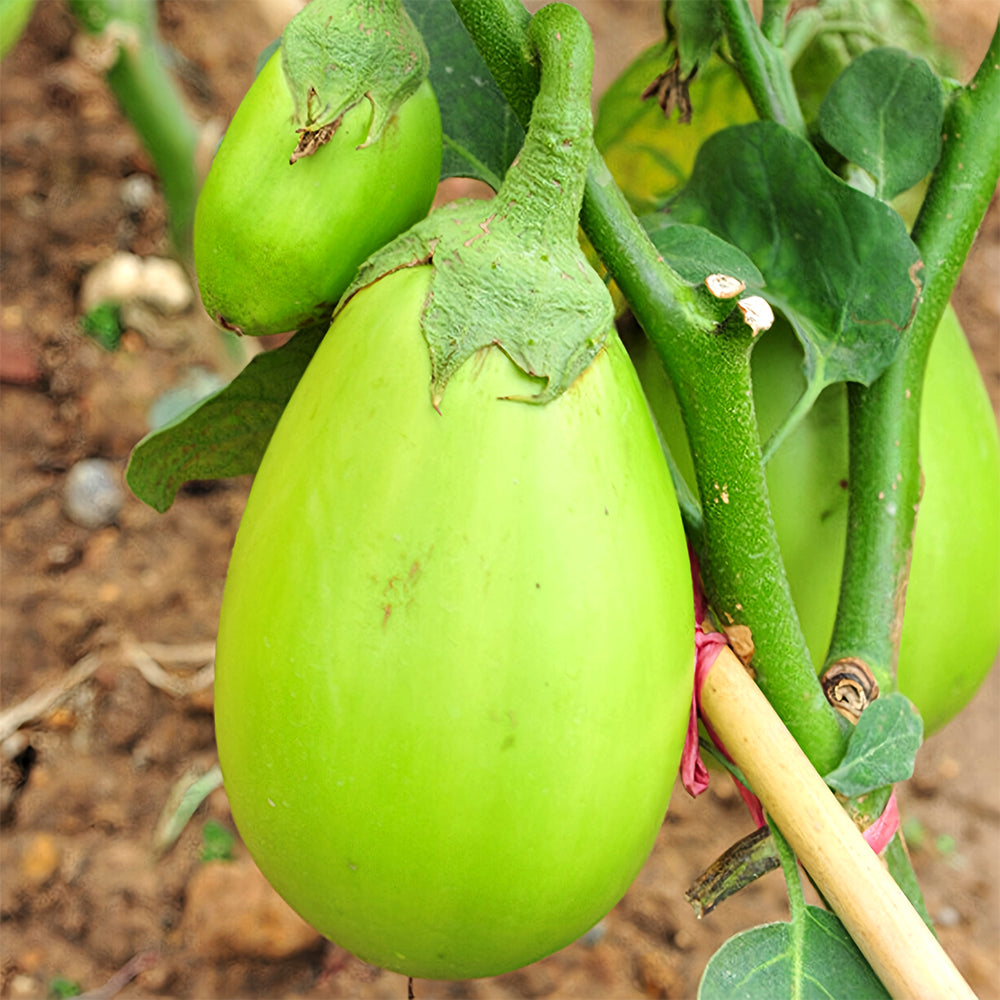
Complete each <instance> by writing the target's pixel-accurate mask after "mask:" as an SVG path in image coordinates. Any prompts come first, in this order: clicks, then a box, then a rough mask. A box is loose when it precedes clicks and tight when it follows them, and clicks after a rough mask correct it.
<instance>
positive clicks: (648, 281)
mask: <svg viewBox="0 0 1000 1000" xmlns="http://www.w3.org/2000/svg"><path fill="white" fill-rule="evenodd" d="M453 2H454V6H455V9H456V10H457V11H458V13H459V15H460V17H461V18H462V20H463V23H464V24H465V26H466V28H467V29H468V31H469V33H470V34H471V35H472V37H473V40H474V41H475V43H476V45H477V47H478V48H479V50H480V52H481V53H482V55H483V57H484V59H485V60H486V64H487V66H488V67H489V69H490V72H491V73H492V74H493V76H494V78H495V79H496V81H497V83H498V85H499V86H500V88H501V90H503V92H504V94H505V96H507V98H508V100H509V102H510V103H511V106H512V107H513V109H514V112H515V114H517V115H518V117H519V118H520V120H521V121H522V124H527V120H528V116H529V115H530V97H529V95H533V94H534V89H533V88H537V72H536V71H535V69H534V67H533V66H532V64H531V63H530V62H529V61H528V57H527V55H526V53H527V51H528V50H527V47H526V44H525V40H524V32H525V27H526V25H527V22H528V20H529V16H528V14H527V12H526V11H525V10H524V8H523V6H522V5H521V4H520V3H519V2H516V0H453ZM755 28H756V26H755ZM581 222H582V223H583V227H584V229H585V231H586V232H587V235H588V236H589V237H590V239H591V241H592V243H593V245H594V247H595V248H596V250H597V252H598V253H599V254H600V256H601V258H602V260H603V261H604V263H605V265H606V266H607V267H608V270H609V271H610V272H611V274H612V275H613V277H614V279H615V281H616V282H617V283H618V285H619V287H620V288H621V290H622V292H623V293H624V294H625V296H626V298H627V299H628V301H629V304H630V306H631V307H632V310H633V312H634V314H635V316H636V318H637V319H638V321H639V322H640V324H641V325H642V327H643V329H644V330H645V332H646V334H647V335H648V336H649V338H650V340H651V341H653V343H654V344H655V345H656V347H657V349H658V351H659V352H660V354H661V356H662V357H663V359H664V363H665V364H666V366H667V369H668V373H669V374H670V376H671V378H672V379H673V381H674V383H675V385H676V386H677V388H678V395H679V397H680V398H681V399H682V400H684V404H683V406H684V418H685V421H686V424H687V429H688V435H689V437H690V439H691V443H692V451H693V453H694V454H695V456H696V462H697V464H698V470H699V485H700V488H701V490H702V507H703V511H704V523H703V531H702V533H701V535H700V537H696V538H694V539H693V540H694V542H695V544H696V546H697V547H698V550H699V551H698V555H699V559H700V562H701V570H702V574H703V577H704V580H705V586H706V592H707V594H708V597H709V599H710V600H711V601H712V602H713V604H714V606H715V607H716V608H719V609H722V610H724V611H725V612H726V613H727V614H728V616H729V617H730V618H731V619H732V621H733V622H739V623H742V624H745V625H747V626H749V628H750V629H751V631H752V633H753V638H754V643H755V646H756V653H755V657H754V666H755V668H756V670H757V678H758V682H759V683H760V685H761V687H762V689H763V690H764V691H765V694H766V695H767V697H768V698H769V699H770V700H771V702H772V704H773V705H774V706H775V709H776V711H777V712H778V713H779V714H780V715H781V717H782V719H783V720H784V721H785V724H786V725H787V726H788V727H789V729H790V730H791V732H792V734H793V735H794V736H795V738H796V740H797V741H798V742H799V744H800V746H801V747H802V748H803V751H804V752H805V753H806V755H807V756H808V757H809V758H810V760H811V761H812V762H813V764H814V766H815V767H816V768H817V769H818V770H819V771H820V773H826V772H827V771H829V770H832V768H833V767H835V766H836V764H837V763H839V761H840V758H841V756H842V754H843V749H844V745H845V736H844V731H843V727H842V725H841V722H840V718H839V716H837V715H836V713H835V712H834V711H833V709H831V708H830V706H829V705H828V703H827V702H826V699H825V698H824V697H823V694H822V691H821V690H820V687H819V684H818V682H817V680H816V676H815V673H814V671H813V667H812V663H811V661H810V658H809V653H808V650H807V648H806V645H805V640H804V639H803V637H802V633H801V629H800V628H799V624H798V618H797V616H796V614H795V608H794V605H793V603H792V600H791V597H790V595H789V591H788V585H787V581H786V578H785V572H784V566H783V564H782V561H781V553H780V550H779V548H778V543H777V539H776V536H775V532H774V525H773V520H772V517H771V513H770V507H769V504H768V500H767V492H766V487H765V481H764V475H763V471H762V464H761V452H760V442H759V440H758V437H757V432H756V427H757V422H756V417H755V414H754V410H753V397H752V393H751V392H750V363H749V349H750V343H751V337H750V331H749V329H748V328H747V327H745V326H743V324H742V323H740V322H737V323H735V324H733V325H732V327H730V326H729V325H728V324H727V326H726V327H725V329H724V330H723V331H719V332H717V331H718V327H719V323H720V322H721V321H722V320H723V319H724V318H725V316H726V315H727V314H728V313H730V312H731V307H732V303H731V302H730V303H722V302H719V301H718V300H716V299H713V298H712V297H711V296H709V295H708V294H707V292H705V291H704V289H703V288H702V289H696V288H693V287H691V286H690V285H687V284H685V283H684V282H683V281H682V280H681V278H680V277H679V276H678V275H677V274H676V273H675V272H674V271H672V270H671V269H670V268H668V267H667V266H666V265H665V264H664V262H663V261H662V259H661V258H660V255H659V254H658V252H657V250H656V248H655V247H654V246H653V244H652V243H651V242H650V240H649V238H648V237H647V235H646V233H645V232H644V230H643V229H642V227H641V226H640V225H639V222H638V220H637V219H636V218H635V216H634V214H633V213H632V211H631V209H630V208H629V206H628V204H627V202H626V201H625V198H624V196H623V195H622V193H621V191H620V190H619V189H618V187H617V185H616V184H615V182H614V180H613V179H612V177H611V175H610V173H609V171H608V170H607V167H606V166H605V165H604V162H603V160H601V158H600V156H599V155H598V154H597V153H596V151H595V152H594V153H593V154H592V157H591V163H590V168H589V170H588V176H587V185H586V190H585V194H584V204H583V212H582V214H581ZM715 484H718V486H716V485H715ZM723 490H725V491H726V493H727V495H728V496H729V498H730V501H731V502H729V503H726V502H724V500H723ZM724 623H726V624H728V622H726V621H725V619H724Z"/></svg>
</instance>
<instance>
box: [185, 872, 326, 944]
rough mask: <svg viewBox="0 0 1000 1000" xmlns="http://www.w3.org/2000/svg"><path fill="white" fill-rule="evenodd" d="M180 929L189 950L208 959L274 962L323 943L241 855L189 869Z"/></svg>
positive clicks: (315, 932) (318, 935)
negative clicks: (232, 859) (264, 960)
mask: <svg viewBox="0 0 1000 1000" xmlns="http://www.w3.org/2000/svg"><path fill="white" fill-rule="evenodd" d="M182 931H183V934H184V939H185V941H186V942H187V944H188V948H189V951H190V953H191V954H194V955H197V956H198V957H200V958H207V959H213V960H226V959H234V958H256V959H261V958H263V959H269V960H271V961H279V960H281V959H285V958H290V957H291V956H293V955H298V954H301V953H302V952H304V951H309V950H311V949H313V948H318V947H319V946H320V945H321V944H322V942H323V938H322V937H321V936H320V934H319V933H318V932H317V931H315V930H314V929H313V928H312V927H310V926H309V925H308V924H307V923H306V922H305V921H304V920H303V919H302V918H301V917H299V916H298V915H297V914H296V913H295V912H294V911H293V910H292V909H291V907H290V906H289V905H288V904H287V903H286V902H285V901H284V900H283V899H282V898H281V897H280V896H279V895H278V894H277V893H276V892H275V891H274V890H273V889H272V888H271V886H270V885H269V884H268V883H267V881H266V880H265V878H264V876H263V875H261V873H260V871H259V869H258V868H257V866H256V865H255V864H254V863H253V861H251V860H250V858H249V857H245V856H244V857H239V858H237V860H235V861H208V862H206V863H205V864H203V865H202V866H201V867H200V868H199V869H198V870H197V871H196V872H195V873H194V875H193V876H192V877H191V881H190V882H189V883H188V887H187V901H186V903H185V907H184V919H183V922H182Z"/></svg>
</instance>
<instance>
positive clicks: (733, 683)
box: [701, 647, 975, 1000]
mask: <svg viewBox="0 0 1000 1000" xmlns="http://www.w3.org/2000/svg"><path fill="white" fill-rule="evenodd" d="M701 710H702V714H703V716H704V717H705V720H706V721H707V722H708V723H709V724H710V725H711V726H712V728H713V729H714V730H715V732H716V734H717V735H718V737H719V739H720V740H722V742H723V743H724V744H725V746H726V750H728V751H729V754H730V755H731V756H732V758H733V760H734V761H735V762H736V764H737V766H738V767H739V768H740V770H741V771H742V772H743V774H744V775H745V776H746V778H747V781H749V782H750V784H751V785H752V786H753V790H754V792H755V793H756V795H757V797H758V798H759V799H760V800H761V802H762V803H763V805H764V808H765V809H766V810H767V812H768V814H769V815H770V817H771V818H772V819H773V820H774V822H775V823H776V824H777V826H778V829H779V830H781V832H782V834H783V835H784V837H785V839H786V840H787V841H788V843H789V844H790V845H791V846H792V849H793V850H794V851H795V853H796V855H797V856H798V858H799V860H800V861H801V862H802V864H803V866H804V867H805V868H806V870H807V871H808V872H809V874H810V875H811V876H812V878H813V879H814V881H815V882H816V885H817V887H818V888H819V889H820V891H821V892H822V893H823V896H824V897H825V899H826V900H827V901H828V902H829V903H830V905H831V907H832V908H833V910H834V912H835V913H836V914H837V916H838V917H839V918H840V920H841V922H842V923H843V925H844V927H846V928H847V931H848V933H849V934H850V935H851V937H852V938H854V941H855V943H856V944H857V946H858V947H859V948H860V949H861V951H862V953H863V954H864V956H865V957H866V958H867V959H868V961H869V963H870V964H871V966H872V968H873V969H874V970H875V972H876V974H877V975H878V977H879V979H881V980H882V983H883V984H884V986H885V988H886V989H887V990H888V991H889V992H890V993H891V994H892V996H893V997H895V998H897V1000H975V994H974V993H973V992H972V990H971V989H970V988H969V985H968V984H967V983H966V982H965V980H964V979H963V978H962V976H961V974H960V973H959V971H958V969H956V968H955V965H954V963H953V962H952V961H951V959H950V958H949V957H948V955H947V954H946V953H945V951H944V949H943V948H942V947H941V944H940V943H939V942H938V940H937V938H935V937H934V935H933V934H932V933H931V931H930V930H929V928H928V927H927V925H926V924H925V923H924V921H923V920H922V919H921V917H920V915H919V914H918V913H917V911H916V910H915V909H914V908H913V906H912V905H911V904H910V901H909V900H908V899H907V898H906V896H905V894H904V893H903V891H902V889H900V888H899V886H898V885H896V883H895V881H894V880H893V878H892V876H891V875H890V874H889V871H888V869H887V868H886V866H885V864H884V863H883V862H882V861H881V859H880V858H879V857H878V855H876V854H875V852H874V851H873V850H872V849H871V848H870V847H869V846H868V844H867V843H866V842H865V839H864V837H862V835H861V833H860V832H859V830H858V829H857V827H856V826H855V825H854V823H853V822H852V821H851V819H850V817H849V816H848V815H847V813H846V812H845V811H844V809H843V807H842V806H841V805H840V803H839V802H838V801H837V799H836V798H835V796H834V794H833V792H831V791H830V789H829V788H828V787H827V786H826V784H825V783H824V781H823V779H822V778H821V777H820V776H819V774H817V773H816V770H815V769H814V768H813V766H812V764H810V763H809V760H808V758H807V757H806V756H805V754H804V753H803V752H802V750H801V749H800V748H799V745H798V744H797V743H796V742H795V740H794V738H793V737H792V735H791V733H789V732H788V730H787V729H786V728H785V726H784V724H783V723H782V721H781V719H780V718H779V717H778V715H777V713H776V712H775V711H774V709H773V708H772V707H771V705H770V703H769V702H768V700H767V699H766V698H765V697H764V695H763V693H762V692H761V690H760V688H758V687H757V685H756V684H755V683H754V682H753V680H752V679H751V678H750V676H749V674H748V673H747V671H746V668H745V667H744V666H743V664H742V663H741V662H740V661H739V660H738V659H737V657H736V655H735V654H734V653H733V651H732V650H731V649H729V648H728V647H727V648H724V649H723V650H722V652H721V653H720V654H719V656H718V658H717V659H716V661H715V665H714V666H713V667H712V669H711V670H709V672H708V675H707V677H706V679H705V682H704V684H703V686H702V689H701Z"/></svg>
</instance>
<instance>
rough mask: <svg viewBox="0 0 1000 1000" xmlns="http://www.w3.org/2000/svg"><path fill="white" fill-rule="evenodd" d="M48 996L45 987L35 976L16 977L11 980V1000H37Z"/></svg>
mask: <svg viewBox="0 0 1000 1000" xmlns="http://www.w3.org/2000/svg"><path fill="white" fill-rule="evenodd" d="M45 995H46V989H45V987H44V985H43V984H42V983H41V982H40V981H39V980H38V979H36V978H35V977H34V976H25V975H20V974H19V975H16V976H13V977H11V980H10V993H9V996H10V998H11V1000H36V998H37V997H43V996H45Z"/></svg>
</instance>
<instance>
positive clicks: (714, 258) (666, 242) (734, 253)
mask: <svg viewBox="0 0 1000 1000" xmlns="http://www.w3.org/2000/svg"><path fill="white" fill-rule="evenodd" d="M641 221H642V223H643V225H645V224H646V223H647V222H649V223H650V225H651V226H652V231H651V232H650V238H651V239H652V241H653V245H654V246H655V247H656V249H657V250H659V252H660V255H661V256H662V257H663V259H664V260H665V261H666V263H667V264H668V265H669V266H670V267H671V268H673V269H674V270H675V271H676V272H677V273H678V274H679V275H680V276H681V277H682V278H683V279H684V280H685V281H689V282H690V283H691V284H692V285H700V284H701V283H702V282H703V281H704V280H705V279H706V278H707V277H708V276H709V275H710V274H728V275H729V276H730V277H733V278H739V279H740V280H741V281H743V282H744V283H745V284H746V286H747V288H748V289H759V288H760V287H761V285H763V284H764V276H763V275H762V274H761V273H760V271H759V270H757V267H756V266H755V265H754V262H753V261H752V260H751V259H750V258H749V257H748V256H747V255H746V254H745V253H744V252H743V251H742V250H740V249H739V247H734V246H733V245H732V243H727V242H726V241H725V240H723V239H720V238H719V237H718V236H716V235H715V234H714V233H711V232H709V231H708V230H707V229H703V228H702V227H701V226H688V225H685V224H684V223H680V222H679V223H674V224H671V220H670V219H669V217H666V216H662V215H654V216H647V217H646V218H644V219H642V220H641Z"/></svg>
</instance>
